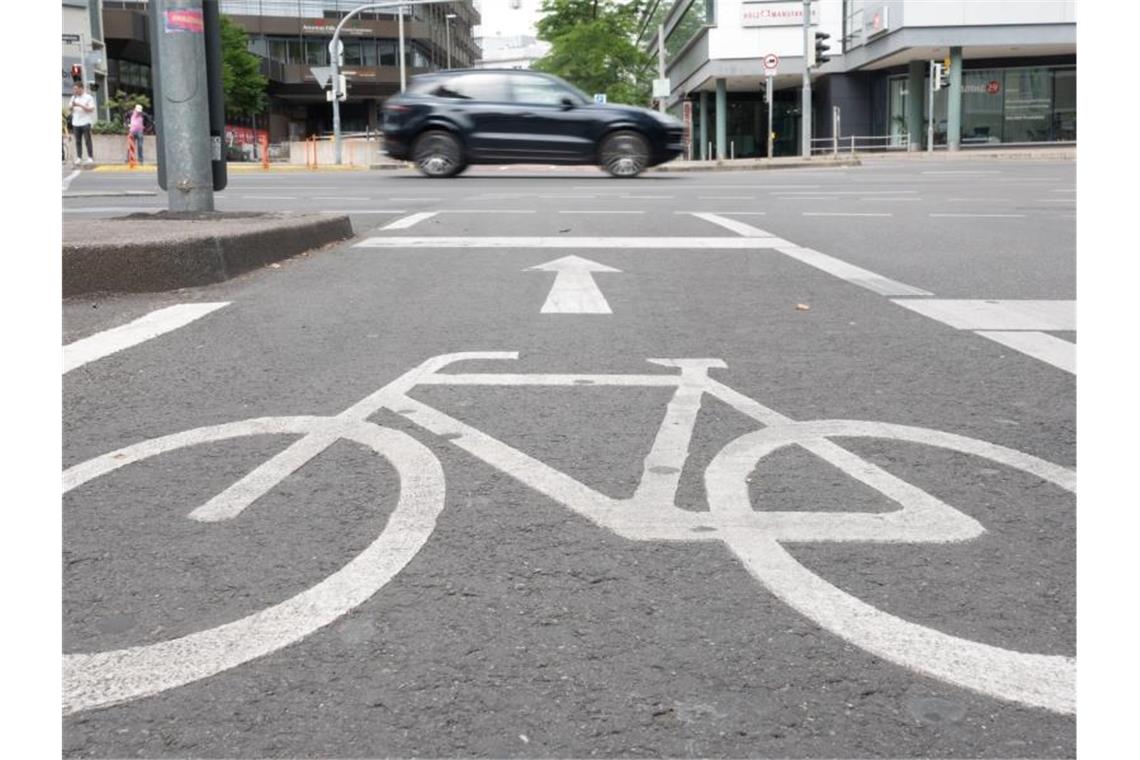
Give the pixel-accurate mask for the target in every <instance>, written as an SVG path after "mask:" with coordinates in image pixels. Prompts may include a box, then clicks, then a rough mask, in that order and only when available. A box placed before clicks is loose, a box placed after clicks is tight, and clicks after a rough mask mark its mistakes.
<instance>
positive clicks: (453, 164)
mask: <svg viewBox="0 0 1140 760" xmlns="http://www.w3.org/2000/svg"><path fill="white" fill-rule="evenodd" d="M412 161H414V162H415V164H416V168H417V169H419V170H420V172H422V173H423V174H424V175H425V176H428V177H452V176H454V175H456V174H458V173H459V172H461V171H463V168H464V166H463V148H461V147H460V145H459V140H457V139H456V138H455V136H454V135H453V134H451V133H450V132H445V131H444V130H442V129H433V130H431V131H430V132H424V133H423V134H422V135H420V136H419V137H418V138H416V142H415V144H414V145H413V146H412Z"/></svg>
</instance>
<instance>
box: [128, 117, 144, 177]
mask: <svg viewBox="0 0 1140 760" xmlns="http://www.w3.org/2000/svg"><path fill="white" fill-rule="evenodd" d="M127 131H128V133H130V136H131V140H133V141H134V143H135V160H136V161H138V162H139V163H140V164H141V163H142V162H143V132H145V131H146V114H145V113H143V107H142V103H139V104H137V105H135V109H134V110H133V111H131V113H130V115H129V116H128V117H127Z"/></svg>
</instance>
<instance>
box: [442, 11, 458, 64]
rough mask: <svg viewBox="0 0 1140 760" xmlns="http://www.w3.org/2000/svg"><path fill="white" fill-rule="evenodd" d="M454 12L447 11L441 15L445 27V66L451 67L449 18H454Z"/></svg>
mask: <svg viewBox="0 0 1140 760" xmlns="http://www.w3.org/2000/svg"><path fill="white" fill-rule="evenodd" d="M455 17H456V16H455V14H454V13H449V14H447V15H446V16H444V17H443V22H444V27H446V29H447V68H449V69H450V68H451V19H453V18H455Z"/></svg>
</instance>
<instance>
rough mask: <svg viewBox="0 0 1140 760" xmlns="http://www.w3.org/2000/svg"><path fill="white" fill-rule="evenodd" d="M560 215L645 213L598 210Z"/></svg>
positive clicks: (568, 212)
mask: <svg viewBox="0 0 1140 760" xmlns="http://www.w3.org/2000/svg"><path fill="white" fill-rule="evenodd" d="M558 213H559V214H644V213H645V212H644V211H610V210H601V209H599V210H596V211H559V212H558Z"/></svg>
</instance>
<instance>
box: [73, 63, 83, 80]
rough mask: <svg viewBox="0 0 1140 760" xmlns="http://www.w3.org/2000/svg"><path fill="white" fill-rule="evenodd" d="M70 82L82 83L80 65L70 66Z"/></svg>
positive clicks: (81, 68)
mask: <svg viewBox="0 0 1140 760" xmlns="http://www.w3.org/2000/svg"><path fill="white" fill-rule="evenodd" d="M71 81H72V82H82V81H83V67H82V66H81V65H79V64H78V63H73V64H71Z"/></svg>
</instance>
